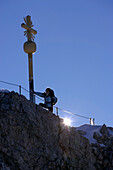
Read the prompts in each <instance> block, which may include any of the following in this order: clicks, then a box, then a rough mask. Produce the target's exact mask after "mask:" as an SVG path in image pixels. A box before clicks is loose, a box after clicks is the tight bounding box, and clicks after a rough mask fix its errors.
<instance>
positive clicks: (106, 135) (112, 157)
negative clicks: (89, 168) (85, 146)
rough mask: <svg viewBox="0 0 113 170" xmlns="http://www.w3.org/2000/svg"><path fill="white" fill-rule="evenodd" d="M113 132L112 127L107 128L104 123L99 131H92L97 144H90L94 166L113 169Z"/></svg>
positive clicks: (106, 169)
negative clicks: (94, 159)
mask: <svg viewBox="0 0 113 170" xmlns="http://www.w3.org/2000/svg"><path fill="white" fill-rule="evenodd" d="M110 131H112V132H113V129H112V128H107V127H106V125H105V124H104V125H103V126H102V128H101V129H100V133H101V135H100V134H99V133H94V138H95V139H96V140H97V144H92V151H93V153H94V155H95V158H96V168H97V169H105V170H113V133H110Z"/></svg>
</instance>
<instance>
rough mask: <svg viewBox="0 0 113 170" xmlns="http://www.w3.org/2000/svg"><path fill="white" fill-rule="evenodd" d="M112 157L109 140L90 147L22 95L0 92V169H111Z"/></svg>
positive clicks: (52, 115) (48, 113)
mask: <svg viewBox="0 0 113 170" xmlns="http://www.w3.org/2000/svg"><path fill="white" fill-rule="evenodd" d="M97 138H98V137H97ZM112 156H113V140H111V138H110V141H109V143H108V145H107V147H101V146H100V145H99V144H98V145H91V144H90V143H89V141H88V139H86V138H84V137H82V135H81V134H80V133H79V132H77V131H76V128H74V127H67V126H65V125H64V124H63V120H62V119H60V118H59V117H57V116H56V115H55V114H52V113H51V112H49V111H47V110H45V109H43V108H42V107H40V106H38V105H35V104H33V103H31V102H30V101H28V100H27V99H26V98H25V97H24V96H20V95H18V94H17V93H14V92H11V93H0V168H1V170H48V169H49V170H96V169H99V168H101V169H102V167H104V169H105V168H106V167H109V169H112V168H113V158H112Z"/></svg>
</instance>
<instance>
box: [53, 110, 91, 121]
mask: <svg viewBox="0 0 113 170" xmlns="http://www.w3.org/2000/svg"><path fill="white" fill-rule="evenodd" d="M55 108H58V109H59V110H61V111H63V112H65V113H69V114H72V115H75V116H79V117H82V118H85V119H88V120H89V119H90V118H88V117H86V116H82V115H79V114H75V113H72V112H69V111H67V110H63V109H60V108H59V107H55Z"/></svg>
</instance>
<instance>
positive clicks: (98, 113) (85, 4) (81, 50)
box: [0, 0, 113, 126]
mask: <svg viewBox="0 0 113 170" xmlns="http://www.w3.org/2000/svg"><path fill="white" fill-rule="evenodd" d="M27 15H31V17H32V21H33V25H34V29H36V30H37V31H38V34H37V35H36V38H35V42H36V44H37V51H36V53H35V54H34V56H33V65H34V84H35V90H36V91H42V92H43V91H44V90H45V88H46V87H48V86H49V87H51V88H53V89H54V90H55V93H56V95H57V97H58V99H59V100H58V104H57V106H58V107H60V108H62V109H65V110H68V111H71V112H73V113H76V114H80V115H84V116H87V117H92V118H93V117H95V119H96V123H97V124H103V123H105V124H107V125H108V126H113V1H112V0H108V1H106V0H92V1H91V0H79V1H78V0H57V1H55V0H43V1H41V0H32V1H31V0H24V1H23V0H19V1H14V0H10V1H8V0H4V1H3V0H1V1H0V25H1V27H0V37H1V43H0V73H1V74H0V79H1V80H4V81H8V82H12V83H17V84H21V85H22V86H24V87H25V88H27V89H28V83H29V81H28V79H29V78H28V57H27V54H25V53H24V51H23V44H24V42H25V41H26V37H24V29H23V28H21V23H23V22H24V21H23V17H25V16H27ZM0 88H8V89H9V90H12V89H14V90H18V89H17V88H13V87H11V86H8V85H4V84H1V83H0ZM23 93H24V92H23ZM24 95H26V96H27V94H24ZM38 102H40V101H38ZM59 114H60V116H62V117H64V116H67V117H69V116H70V115H68V114H64V113H62V112H60V113H59ZM71 118H72V119H73V124H72V125H74V126H78V125H80V124H84V123H88V121H87V120H85V119H82V118H79V117H75V116H73V117H71Z"/></svg>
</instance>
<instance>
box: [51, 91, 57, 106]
mask: <svg viewBox="0 0 113 170" xmlns="http://www.w3.org/2000/svg"><path fill="white" fill-rule="evenodd" d="M49 92H50V96H51V97H52V104H53V105H55V104H56V103H57V100H58V99H57V97H56V96H55V94H54V91H53V90H52V89H50V90H49Z"/></svg>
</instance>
